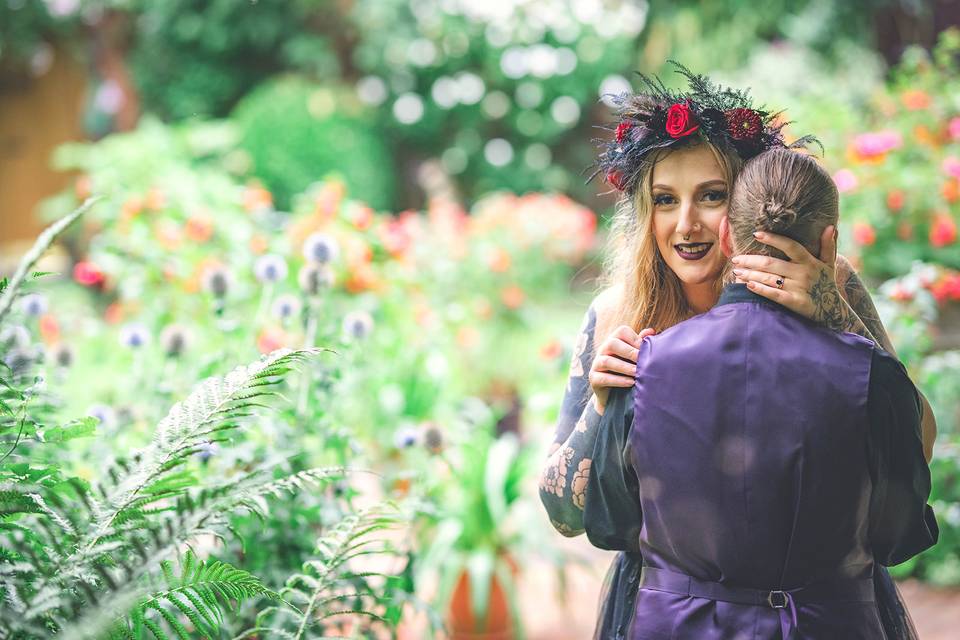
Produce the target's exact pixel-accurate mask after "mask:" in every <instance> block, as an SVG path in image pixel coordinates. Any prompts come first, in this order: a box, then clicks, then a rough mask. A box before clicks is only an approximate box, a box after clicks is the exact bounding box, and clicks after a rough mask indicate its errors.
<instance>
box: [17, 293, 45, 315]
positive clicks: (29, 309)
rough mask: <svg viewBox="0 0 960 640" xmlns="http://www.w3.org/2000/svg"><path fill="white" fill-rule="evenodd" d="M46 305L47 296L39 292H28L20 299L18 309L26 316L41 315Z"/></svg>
mask: <svg viewBox="0 0 960 640" xmlns="http://www.w3.org/2000/svg"><path fill="white" fill-rule="evenodd" d="M47 306H48V305H47V297H46V296H44V295H42V294H39V293H28V294H27V295H25V296H23V298H21V300H20V309H22V310H23V312H24V313H25V314H27V315H28V316H33V317H37V316H42V315H43V314H45V313H46V312H47Z"/></svg>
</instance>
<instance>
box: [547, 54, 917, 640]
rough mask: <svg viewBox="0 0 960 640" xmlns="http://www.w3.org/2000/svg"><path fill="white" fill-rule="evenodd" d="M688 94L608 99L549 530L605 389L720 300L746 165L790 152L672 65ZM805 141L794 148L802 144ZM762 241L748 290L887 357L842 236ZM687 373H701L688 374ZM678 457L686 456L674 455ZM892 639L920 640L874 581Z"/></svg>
mask: <svg viewBox="0 0 960 640" xmlns="http://www.w3.org/2000/svg"><path fill="white" fill-rule="evenodd" d="M676 66H677V68H678V71H679V72H680V73H681V74H683V75H684V76H685V77H686V78H687V80H688V81H689V88H688V90H687V91H686V92H671V91H669V90H667V89H665V88H664V86H663V85H662V83H660V82H659V81H658V80H655V79H654V80H650V79H648V78H646V77H644V76H641V78H642V79H643V81H644V84H645V87H644V89H645V90H644V91H643V92H642V93H639V94H636V95H629V94H623V95H620V96H617V97H616V104H617V106H618V116H619V123H618V124H617V126H616V128H615V131H614V133H613V136H612V139H611V140H610V141H609V142H607V143H606V144H605V148H604V150H603V152H602V153H601V155H600V158H599V163H598V164H599V167H600V171H602V172H603V173H604V174H605V176H606V180H607V182H609V183H610V184H612V185H613V186H614V187H615V188H616V189H618V190H619V191H620V192H621V198H620V201H619V202H618V204H617V211H616V213H615V216H614V219H613V221H612V224H611V233H610V244H609V251H608V254H607V258H606V263H605V269H604V276H603V278H602V280H601V283H600V289H601V293H600V294H599V295H597V296H596V298H595V299H594V300H593V302H592V303H591V304H590V307H589V308H588V309H587V312H586V314H585V317H584V321H583V325H582V327H581V330H580V334H579V336H578V339H577V341H576V343H575V349H574V354H573V358H572V360H571V367H570V376H569V380H568V383H567V388H566V393H565V395H564V399H563V403H562V405H561V410H560V417H559V420H558V423H557V427H556V433H555V437H554V443H553V445H552V447H551V451H550V455H549V457H548V459H547V462H546V464H545V466H544V469H543V472H542V475H541V480H540V496H541V500H542V502H543V504H544V506H545V508H546V510H547V512H548V515H549V516H550V520H551V522H552V523H553V525H554V527H555V528H556V529H557V530H558V531H560V533H562V534H563V535H566V536H575V535H579V534H580V533H583V530H584V525H583V504H584V497H585V494H586V488H587V480H588V477H589V469H590V464H591V456H592V452H593V447H594V444H595V442H596V435H597V433H596V432H597V426H598V425H599V422H600V417H601V415H602V414H603V411H604V407H605V405H606V400H607V396H608V394H609V392H610V388H611V387H630V386H632V385H633V375H634V372H635V362H636V356H637V349H638V347H639V344H640V341H641V340H642V338H643V336H645V335H648V334H650V333H654V332H656V331H662V330H664V329H666V328H668V327H670V326H673V325H675V324H677V323H679V322H681V321H683V320H685V319H687V318H690V317H692V316H694V315H696V314H699V313H703V312H705V311H707V310H709V309H710V308H711V307H712V306H713V305H714V303H715V302H716V301H717V299H718V297H719V293H720V290H721V288H722V282H723V277H724V272H725V269H726V268H727V260H726V258H725V257H724V255H723V254H722V253H721V251H720V247H719V246H718V245H719V224H720V220H721V219H722V218H723V217H724V216H725V215H726V213H727V203H728V199H729V193H730V190H731V188H732V186H733V182H734V180H735V178H736V176H737V174H738V173H739V170H740V167H741V166H742V164H743V162H744V161H746V160H748V159H750V158H752V157H754V156H756V155H757V154H758V153H760V152H762V151H765V150H768V149H773V148H783V147H786V146H787V145H786V143H785V142H784V140H783V137H782V134H781V131H780V129H781V127H782V125H778V124H776V123H775V120H776V118H775V116H774V115H771V114H769V113H767V112H765V111H764V110H762V109H756V108H754V107H753V105H752V102H751V100H750V98H749V97H748V95H747V94H746V92H742V91H733V90H730V89H725V88H720V87H716V86H714V85H713V84H711V83H710V82H709V80H707V79H706V78H704V77H703V76H698V75H694V74H692V73H690V72H689V71H687V70H686V69H685V68H683V67H681V66H680V65H676ZM810 140H811V138H801V139H800V140H798V141H797V143H794V145H793V146H800V145H802V144H804V143H807V142H809V141H810ZM758 240H760V241H761V242H764V243H765V244H768V245H770V246H772V247H774V248H776V249H779V250H780V251H782V252H783V253H784V254H785V255H786V256H788V257H789V261H785V260H778V259H776V258H771V257H765V256H739V257H738V258H737V260H736V262H737V264H734V267H735V268H736V269H737V270H738V271H739V273H738V276H739V277H740V278H741V279H742V280H743V281H746V282H747V283H748V286H749V287H750V289H751V290H752V291H754V292H756V293H758V294H760V295H762V296H765V297H768V298H770V299H772V300H775V301H777V302H780V303H781V304H783V305H784V306H786V307H787V308H789V309H791V310H792V311H795V312H796V313H799V314H801V315H803V316H805V317H807V318H810V319H813V320H815V321H817V322H820V323H822V324H824V325H826V326H829V327H830V328H831V329H834V330H838V331H852V332H855V333H858V334H860V335H863V336H865V337H868V338H870V339H872V340H873V341H874V342H876V343H877V344H879V345H881V346H882V347H883V348H884V349H885V350H887V351H888V352H890V353H894V351H893V347H892V345H891V344H890V341H889V338H888V337H887V335H886V331H885V330H884V328H883V325H882V324H881V323H880V321H879V318H878V316H877V313H876V310H875V308H874V306H873V303H872V301H871V299H870V296H869V294H868V293H867V292H866V289H865V288H864V286H863V284H862V282H861V281H860V279H859V277H857V275H856V273H854V272H853V270H852V268H851V267H850V265H849V263H848V262H847V261H846V260H845V259H843V258H839V259H838V258H837V256H836V244H835V243H836V230H835V228H833V227H828V228H827V229H825V230H824V233H823V237H822V238H821V250H820V255H819V257H817V256H814V255H811V254H810V253H809V252H808V251H807V250H806V249H804V248H803V247H802V246H801V245H800V244H799V243H796V242H794V241H792V240H790V239H789V238H786V237H783V236H777V235H775V234H769V233H767V234H762V235H761V236H760V237H758ZM690 367H691V370H692V371H693V370H695V368H696V363H695V362H691V363H690ZM923 402H924V415H923V422H924V434H923V435H924V438H923V440H924V449H925V453H926V455H927V458H928V459H929V457H930V456H931V455H932V446H933V438H934V435H935V433H936V426H935V422H934V420H933V413H932V411H931V410H930V408H929V404H928V403H927V402H926V399H923ZM677 454H678V455H682V452H677ZM641 564H642V558H641V557H640V555H639V554H638V553H632V552H628V553H619V554H618V555H617V557H616V558H615V560H614V562H613V565H612V566H611V570H610V572H609V574H608V578H607V580H606V584H605V587H604V591H605V597H604V602H603V604H602V612H601V615H600V619H599V621H598V625H597V630H596V634H595V635H596V637H597V638H604V639H605V640H606V639H608V638H616V637H623V636H622V634H623V632H624V629H626V627H627V625H628V623H629V619H630V616H631V615H632V601H633V597H634V596H635V594H636V588H637V583H638V579H639V572H640V567H641ZM875 583H876V588H877V596H878V605H879V607H880V612H881V618H882V620H883V623H884V628H885V631H886V634H887V637H888V638H915V637H916V635H915V632H914V631H913V630H912V625H911V624H910V621H909V619H908V617H907V615H906V613H905V608H904V607H903V606H902V603H901V601H900V599H899V597H898V594H897V593H896V589H895V587H894V585H893V582H892V580H891V579H890V577H889V574H888V573H887V572H886V570H881V571H878V572H877V574H876V578H875Z"/></svg>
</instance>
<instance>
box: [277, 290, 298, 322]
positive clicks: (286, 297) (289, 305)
mask: <svg viewBox="0 0 960 640" xmlns="http://www.w3.org/2000/svg"><path fill="white" fill-rule="evenodd" d="M302 306H303V305H302V304H301V303H300V298H298V297H297V296H295V295H292V294H289V293H285V294H283V295H282V296H278V297H277V299H276V300H275V301H274V302H273V315H274V316H276V317H277V318H280V319H281V320H286V319H288V318H292V317H294V316H296V315H297V314H298V313H300V309H301V307H302Z"/></svg>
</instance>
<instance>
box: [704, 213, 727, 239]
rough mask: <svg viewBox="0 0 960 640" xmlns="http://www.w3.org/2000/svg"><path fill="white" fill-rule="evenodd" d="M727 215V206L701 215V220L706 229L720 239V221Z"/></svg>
mask: <svg viewBox="0 0 960 640" xmlns="http://www.w3.org/2000/svg"><path fill="white" fill-rule="evenodd" d="M726 215H727V206H726V205H724V206H722V207H717V208H715V209H710V210H709V211H707V212H705V213H704V214H703V215H701V217H700V220H701V221H702V222H703V226H704V228H706V229H708V230H709V231H710V233H712V234H713V235H715V236H717V237H720V221H721V220H723V218H724V216H726Z"/></svg>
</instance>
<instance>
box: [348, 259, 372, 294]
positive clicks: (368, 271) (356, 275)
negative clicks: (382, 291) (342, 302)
mask: <svg viewBox="0 0 960 640" xmlns="http://www.w3.org/2000/svg"><path fill="white" fill-rule="evenodd" d="M343 287H344V289H346V290H347V291H348V292H349V293H361V292H363V291H370V290H372V289H378V288H380V282H379V280H378V278H377V274H376V272H375V271H374V270H373V268H372V267H371V266H370V265H369V264H366V263H362V262H361V263H358V264H355V265H353V267H352V268H351V269H350V271H349V272H348V274H347V278H346V279H345V280H344V282H343Z"/></svg>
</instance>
